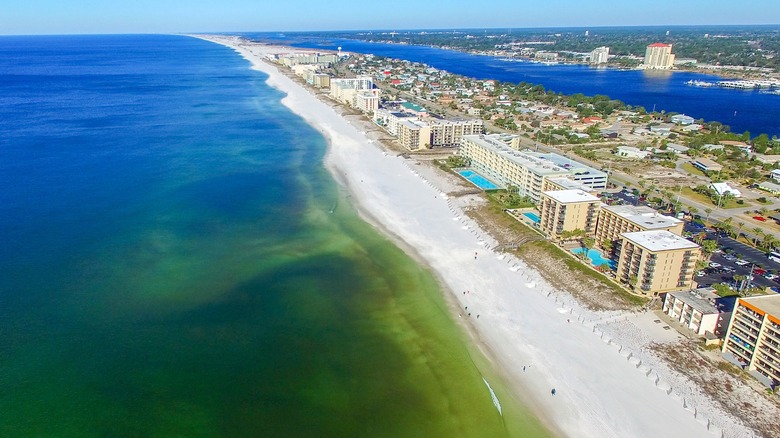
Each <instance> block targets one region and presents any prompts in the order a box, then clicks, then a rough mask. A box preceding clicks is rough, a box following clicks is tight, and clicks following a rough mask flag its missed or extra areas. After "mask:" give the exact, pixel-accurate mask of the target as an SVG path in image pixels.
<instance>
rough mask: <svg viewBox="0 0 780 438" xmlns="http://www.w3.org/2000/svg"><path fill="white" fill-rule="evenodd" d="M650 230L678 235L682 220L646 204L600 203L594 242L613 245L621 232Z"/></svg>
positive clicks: (681, 229)
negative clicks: (661, 212)
mask: <svg viewBox="0 0 780 438" xmlns="http://www.w3.org/2000/svg"><path fill="white" fill-rule="evenodd" d="M652 230H666V231H670V232H672V233H674V234H677V235H678V236H679V235H682V232H683V221H681V220H680V219H677V218H674V217H671V216H664V215H662V214H660V213H658V212H657V211H656V210H653V209H652V208H650V207H646V206H633V205H602V206H601V209H600V210H599V217H598V223H597V224H596V243H597V244H598V245H599V246H600V247H602V248H604V246H605V245H606V246H608V245H612V246H613V247H614V246H615V243H617V241H618V240H619V239H620V235H621V234H623V233H633V232H637V231H652ZM607 242H608V243H607Z"/></svg>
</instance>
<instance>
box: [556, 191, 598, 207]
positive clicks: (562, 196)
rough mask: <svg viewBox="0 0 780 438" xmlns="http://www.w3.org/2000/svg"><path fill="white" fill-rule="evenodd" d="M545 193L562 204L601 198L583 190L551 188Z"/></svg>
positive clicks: (595, 200)
mask: <svg viewBox="0 0 780 438" xmlns="http://www.w3.org/2000/svg"><path fill="white" fill-rule="evenodd" d="M544 195H546V196H549V197H550V198H552V199H554V200H556V201H558V202H560V203H561V204H572V203H575V202H597V201H598V200H599V198H597V197H595V196H593V195H591V194H590V193H588V192H585V191H582V190H551V191H548V192H544Z"/></svg>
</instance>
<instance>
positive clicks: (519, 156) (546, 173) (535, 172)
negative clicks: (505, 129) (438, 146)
mask: <svg viewBox="0 0 780 438" xmlns="http://www.w3.org/2000/svg"><path fill="white" fill-rule="evenodd" d="M499 138H500V137H499V136H497V135H464V136H463V138H462V139H461V143H460V150H459V152H458V153H459V154H460V155H461V156H463V157H465V158H468V159H469V161H470V162H471V167H472V168H473V169H475V170H477V171H478V172H479V173H482V174H484V175H485V176H487V177H488V178H491V179H493V180H495V181H497V182H499V183H501V184H503V185H505V186H513V187H516V188H517V192H518V194H520V195H521V196H528V197H529V198H531V199H532V200H533V201H534V202H539V200H540V198H541V196H542V185H543V184H544V180H545V179H547V178H553V177H559V176H567V175H568V172H567V171H566V170H565V169H563V168H561V167H558V166H556V165H555V164H553V163H551V162H549V161H547V160H543V159H540V158H537V157H534V156H532V155H529V154H527V153H524V152H520V151H518V150H516V149H512V148H511V147H510V146H509V145H507V144H506V143H504V142H502V141H501V140H500V139H499Z"/></svg>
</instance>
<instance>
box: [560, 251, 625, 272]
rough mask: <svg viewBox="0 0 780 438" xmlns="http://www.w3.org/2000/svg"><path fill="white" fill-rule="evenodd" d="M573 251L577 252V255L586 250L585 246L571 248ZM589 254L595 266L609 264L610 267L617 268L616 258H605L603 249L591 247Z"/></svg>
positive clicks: (591, 262)
mask: <svg viewBox="0 0 780 438" xmlns="http://www.w3.org/2000/svg"><path fill="white" fill-rule="evenodd" d="M571 252H572V253H574V254H576V255H580V254H582V253H583V252H585V249H584V248H574V249H573V250H571ZM587 256H588V258H589V259H590V264H592V265H593V266H602V265H607V266H609V269H612V270H614V269H617V263H616V262H615V261H614V260H610V259H608V258H604V256H603V255H602V254H601V251H599V250H597V249H589V250H588V254H587Z"/></svg>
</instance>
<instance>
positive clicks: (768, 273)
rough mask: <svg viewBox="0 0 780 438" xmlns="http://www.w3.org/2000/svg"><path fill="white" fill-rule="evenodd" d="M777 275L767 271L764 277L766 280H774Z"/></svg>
mask: <svg viewBox="0 0 780 438" xmlns="http://www.w3.org/2000/svg"><path fill="white" fill-rule="evenodd" d="M778 277H780V276H778V275H777V274H773V273H771V272H767V273H766V274H764V278H766V279H767V280H775V279H777V278H778Z"/></svg>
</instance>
